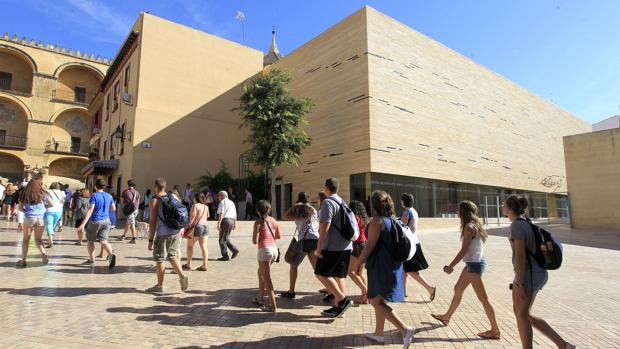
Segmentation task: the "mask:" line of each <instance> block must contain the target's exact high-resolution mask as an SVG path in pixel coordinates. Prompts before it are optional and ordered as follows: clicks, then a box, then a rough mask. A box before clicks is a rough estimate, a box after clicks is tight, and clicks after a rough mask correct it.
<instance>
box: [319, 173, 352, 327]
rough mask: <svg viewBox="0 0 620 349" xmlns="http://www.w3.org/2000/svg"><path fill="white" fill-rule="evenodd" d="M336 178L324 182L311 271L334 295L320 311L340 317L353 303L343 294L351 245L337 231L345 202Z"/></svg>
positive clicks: (338, 230)
mask: <svg viewBox="0 0 620 349" xmlns="http://www.w3.org/2000/svg"><path fill="white" fill-rule="evenodd" d="M338 186H339V182H338V179H337V178H333V177H332V178H328V179H327V180H326V181H325V189H324V192H325V195H327V198H326V199H325V200H324V201H323V203H322V204H321V208H320V211H319V222H320V223H319V242H318V244H317V257H318V259H317V262H316V269H315V271H314V274H315V275H316V277H317V278H318V279H319V281H320V282H321V283H322V284H323V285H324V286H325V288H326V289H327V292H329V294H330V295H332V296H333V297H334V306H333V307H331V308H329V309H327V310H325V311H323V312H322V314H323V315H326V316H330V317H340V316H342V314H343V313H344V312H345V311H346V310H347V309H348V308H349V307H350V306H351V305H352V304H353V302H352V301H351V300H349V299H348V298H347V297H346V296H345V278H346V277H347V271H348V270H349V259H350V258H351V250H352V249H353V244H352V242H351V241H350V240H348V239H345V238H344V237H343V236H342V234H341V233H340V230H341V229H342V227H343V225H344V223H345V222H344V220H343V216H344V214H343V213H344V211H343V210H344V205H345V203H344V201H343V200H342V198H341V197H340V196H338Z"/></svg>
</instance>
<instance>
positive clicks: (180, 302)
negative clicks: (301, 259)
mask: <svg viewBox="0 0 620 349" xmlns="http://www.w3.org/2000/svg"><path fill="white" fill-rule="evenodd" d="M175 281H176V280H175ZM190 293H194V294H196V296H190V297H176V296H169V295H163V296H159V297H155V298H154V300H155V301H159V302H164V303H168V304H169V305H156V306H150V307H144V308H138V307H114V308H108V309H107V311H108V312H111V313H134V314H141V315H142V316H137V317H136V320H138V321H156V322H158V323H159V324H162V325H174V326H188V327H195V326H216V327H242V326H247V325H251V324H257V323H265V322H282V323H287V322H307V323H321V324H329V323H332V322H333V321H334V319H330V318H326V317H323V316H321V315H320V309H317V310H316V315H297V314H293V313H291V312H288V311H283V310H282V309H287V308H286V307H285V306H288V307H290V308H291V309H293V308H294V309H301V308H303V307H304V306H303V305H302V304H298V303H292V302H285V301H284V300H281V299H278V300H277V301H278V307H279V309H278V312H277V313H268V312H263V311H261V309H260V308H258V307H256V306H254V305H253V304H252V303H251V302H250V301H251V299H252V298H253V297H255V296H256V289H224V290H216V291H212V292H201V291H194V292H190ZM230 308H237V309H230ZM171 314H173V315H171Z"/></svg>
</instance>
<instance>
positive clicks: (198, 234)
mask: <svg viewBox="0 0 620 349" xmlns="http://www.w3.org/2000/svg"><path fill="white" fill-rule="evenodd" d="M207 236H209V228H208V226H207V225H206V224H196V227H195V228H194V237H195V238H202V237H207Z"/></svg>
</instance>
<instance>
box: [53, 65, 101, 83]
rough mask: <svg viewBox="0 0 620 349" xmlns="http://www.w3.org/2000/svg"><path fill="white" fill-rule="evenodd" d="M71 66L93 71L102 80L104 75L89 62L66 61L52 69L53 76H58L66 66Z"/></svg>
mask: <svg viewBox="0 0 620 349" xmlns="http://www.w3.org/2000/svg"><path fill="white" fill-rule="evenodd" d="M71 67H80V68H85V69H88V70H91V71H92V72H93V73H95V74H97V75H98V76H99V79H100V80H103V77H104V76H105V74H104V73H103V72H102V71H101V70H99V69H97V68H95V67H93V66H92V65H90V64H86V63H81V62H67V63H63V64H61V65H59V66H58V67H57V68H56V70H54V76H55V77H56V78H58V77H59V76H60V73H62V71H63V70H65V69H67V68H71Z"/></svg>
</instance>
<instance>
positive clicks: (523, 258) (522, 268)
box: [503, 195, 575, 349]
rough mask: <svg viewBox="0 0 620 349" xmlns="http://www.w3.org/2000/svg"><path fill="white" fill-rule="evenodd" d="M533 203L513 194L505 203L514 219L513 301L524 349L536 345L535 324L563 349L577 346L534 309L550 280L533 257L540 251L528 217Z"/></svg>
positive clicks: (506, 212) (508, 214)
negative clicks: (532, 311)
mask: <svg viewBox="0 0 620 349" xmlns="http://www.w3.org/2000/svg"><path fill="white" fill-rule="evenodd" d="M528 206H529V203H528V201H527V199H526V198H519V197H517V196H516V195H511V196H509V197H508V198H507V199H506V201H505V202H504V207H503V211H504V214H505V215H506V216H507V217H508V219H510V222H511V224H510V235H509V236H508V238H509V240H510V247H511V248H512V265H513V267H514V271H515V276H514V281H513V282H512V284H511V287H512V303H513V310H514V313H515V317H516V318H517V327H518V328H519V336H520V337H521V345H522V347H523V349H531V348H532V336H533V333H532V326H533V327H534V328H536V329H537V330H539V331H540V332H542V334H544V335H545V336H546V337H547V338H549V339H551V340H552V341H553V343H555V345H557V346H558V348H559V349H574V348H575V345H574V344H571V343H569V342H567V341H565V340H564V338H562V336H560V335H559V334H558V333H557V332H555V330H554V329H553V328H552V327H551V326H549V324H548V323H547V322H546V321H545V320H543V319H541V318H538V317H535V316H533V315H532V314H531V313H530V311H531V309H532V305H533V304H534V300H535V299H536V294H538V291H540V290H542V288H543V287H544V286H545V284H546V283H547V277H548V276H547V270H546V269H543V268H541V267H540V266H539V265H538V264H537V262H536V260H534V259H533V258H531V257H530V256H531V255H533V254H534V253H535V252H536V238H535V237H534V230H533V229H532V226H531V223H530V222H529V221H528V220H527V219H526V218H525V217H524V215H525V212H526V210H527V208H528Z"/></svg>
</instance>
